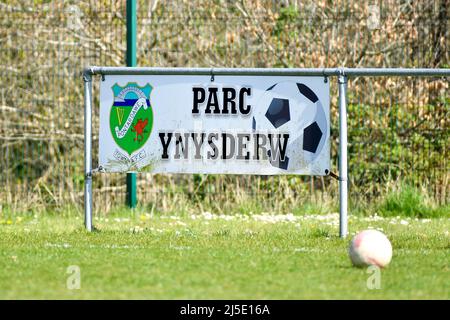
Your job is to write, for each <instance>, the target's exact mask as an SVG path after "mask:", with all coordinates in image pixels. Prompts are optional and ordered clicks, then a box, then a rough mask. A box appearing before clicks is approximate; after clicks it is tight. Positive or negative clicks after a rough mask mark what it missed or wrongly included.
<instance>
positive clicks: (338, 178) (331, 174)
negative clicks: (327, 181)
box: [325, 170, 341, 180]
mask: <svg viewBox="0 0 450 320" xmlns="http://www.w3.org/2000/svg"><path fill="white" fill-rule="evenodd" d="M325 173H326V174H327V175H329V176H330V177H332V178H334V179H336V180H341V178H340V177H339V176H338V175H337V174H335V173H333V172H332V171H330V170H325Z"/></svg>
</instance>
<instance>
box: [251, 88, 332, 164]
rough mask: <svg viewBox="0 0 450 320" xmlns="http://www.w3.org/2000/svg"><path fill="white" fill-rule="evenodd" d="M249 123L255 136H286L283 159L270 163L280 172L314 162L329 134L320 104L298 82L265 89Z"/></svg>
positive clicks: (309, 91)
mask: <svg viewBox="0 0 450 320" xmlns="http://www.w3.org/2000/svg"><path fill="white" fill-rule="evenodd" d="M252 120H253V124H252V126H253V130H255V131H256V132H269V133H270V132H273V133H275V134H277V133H289V140H288V144H287V151H286V157H285V158H284V159H279V160H277V161H272V160H270V163H271V164H272V165H273V166H275V167H277V168H280V169H283V170H296V169H300V168H304V167H305V166H307V165H308V164H310V163H311V162H312V161H314V160H315V159H316V158H317V157H318V156H319V155H320V153H321V151H322V150H323V148H324V146H325V143H326V140H327V136H328V134H329V132H328V131H329V128H328V121H327V117H326V113H325V110H324V108H323V106H322V103H321V101H320V100H319V98H318V97H317V95H316V94H315V93H314V91H313V90H311V89H310V88H309V87H308V85H306V84H304V83H300V82H299V83H297V82H294V81H283V82H279V83H276V84H274V85H272V86H270V87H269V88H267V90H266V91H265V92H264V93H263V94H262V96H261V97H260V98H259V100H258V102H257V108H256V111H255V113H254V117H253V119H252ZM269 156H270V155H269Z"/></svg>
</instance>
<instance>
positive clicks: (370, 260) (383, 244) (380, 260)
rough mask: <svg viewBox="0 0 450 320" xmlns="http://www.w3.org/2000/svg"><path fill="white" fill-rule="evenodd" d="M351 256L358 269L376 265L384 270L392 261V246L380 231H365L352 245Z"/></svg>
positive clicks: (356, 237)
mask: <svg viewBox="0 0 450 320" xmlns="http://www.w3.org/2000/svg"><path fill="white" fill-rule="evenodd" d="M349 256H350V260H351V261H352V263H353V265H354V266H356V267H365V266H369V265H375V266H378V267H380V268H382V267H385V266H387V265H388V264H389V262H390V261H391V258H392V246H391V243H390V241H389V239H388V238H387V237H386V236H385V235H384V234H383V233H381V232H380V231H377V230H364V231H362V232H360V233H358V234H357V235H356V236H355V237H354V238H353V240H352V242H351V243H350V248H349Z"/></svg>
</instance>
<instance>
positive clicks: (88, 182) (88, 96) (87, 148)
mask: <svg viewBox="0 0 450 320" xmlns="http://www.w3.org/2000/svg"><path fill="white" fill-rule="evenodd" d="M83 81H84V225H85V226H86V229H87V231H92V76H91V75H90V74H89V73H88V72H84V74H83Z"/></svg>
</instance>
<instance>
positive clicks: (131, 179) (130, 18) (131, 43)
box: [126, 0, 137, 208]
mask: <svg viewBox="0 0 450 320" xmlns="http://www.w3.org/2000/svg"><path fill="white" fill-rule="evenodd" d="M136 28H137V17H136V0H127V67H135V66H136V64H137V59H136V40H137V39H136ZM126 204H127V205H128V207H130V208H135V207H136V204H137V192H136V173H134V172H127V198H126Z"/></svg>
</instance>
